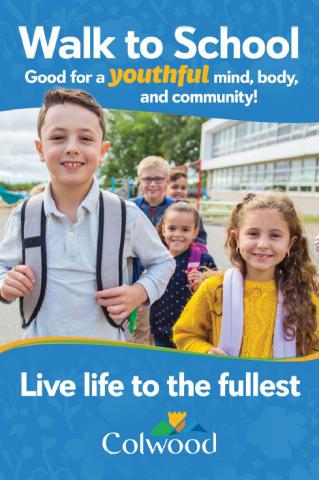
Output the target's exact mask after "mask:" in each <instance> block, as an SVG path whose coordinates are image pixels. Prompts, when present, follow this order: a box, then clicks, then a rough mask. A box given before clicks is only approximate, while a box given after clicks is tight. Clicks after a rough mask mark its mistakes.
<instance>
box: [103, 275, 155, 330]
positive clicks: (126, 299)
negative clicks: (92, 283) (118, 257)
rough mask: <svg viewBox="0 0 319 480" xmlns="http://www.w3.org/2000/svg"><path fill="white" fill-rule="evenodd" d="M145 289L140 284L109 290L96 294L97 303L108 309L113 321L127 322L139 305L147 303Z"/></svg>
mask: <svg viewBox="0 0 319 480" xmlns="http://www.w3.org/2000/svg"><path fill="white" fill-rule="evenodd" d="M147 298H148V297H147V293H146V290H145V288H144V287H143V286H142V285H140V284H139V283H135V284H134V285H122V286H121V287H115V288H109V289H108V290H101V291H99V292H97V293H96V299H97V303H98V304H99V305H101V306H102V307H107V310H108V313H109V315H110V317H111V318H112V319H113V320H118V321H121V320H125V318H128V316H129V315H130V313H131V312H132V311H133V310H134V308H136V307H137V306H138V305H141V304H142V303H145V302H146V301H147Z"/></svg>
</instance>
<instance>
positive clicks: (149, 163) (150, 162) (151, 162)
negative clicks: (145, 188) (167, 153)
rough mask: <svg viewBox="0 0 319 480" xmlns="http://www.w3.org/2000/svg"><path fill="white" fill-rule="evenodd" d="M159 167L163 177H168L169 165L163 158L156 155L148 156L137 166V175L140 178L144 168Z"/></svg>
mask: <svg viewBox="0 0 319 480" xmlns="http://www.w3.org/2000/svg"><path fill="white" fill-rule="evenodd" d="M156 167H160V168H162V169H163V172H164V174H165V176H168V171H169V165H168V162H167V161H166V160H165V159H164V158H163V157H157V156H156V155H150V156H148V157H145V158H143V160H141V161H140V163H139V164H138V166H137V175H138V177H141V175H142V173H143V170H145V169H146V168H156Z"/></svg>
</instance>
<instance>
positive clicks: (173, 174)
mask: <svg viewBox="0 0 319 480" xmlns="http://www.w3.org/2000/svg"><path fill="white" fill-rule="evenodd" d="M180 178H185V180H187V175H186V173H184V172H176V171H175V172H171V173H170V174H169V181H170V182H176V181H177V180H179V179H180Z"/></svg>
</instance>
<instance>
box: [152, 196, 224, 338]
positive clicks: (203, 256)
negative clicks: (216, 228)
mask: <svg viewBox="0 0 319 480" xmlns="http://www.w3.org/2000/svg"><path fill="white" fill-rule="evenodd" d="M198 224H199V214H198V212H197V210H196V209H195V208H194V207H192V206H191V205H189V204H188V203H185V202H178V203H174V204H173V205H171V206H170V207H168V208H167V209H166V210H165V212H164V215H163V217H162V220H161V222H160V224H159V225H158V230H159V233H160V235H161V238H162V240H163V241H164V243H165V244H166V246H167V248H168V250H169V252H170V254H171V255H173V256H174V258H175V261H176V270H175V273H174V274H173V276H172V277H171V279H170V281H169V283H168V285H167V288H166V290H165V293H164V295H163V296H162V297H161V298H160V299H159V300H158V301H157V302H155V303H154V304H153V305H152V306H151V313H150V323H151V331H152V333H153V335H154V341H155V345H156V346H159V347H169V348H175V345H174V344H173V342H172V327H173V325H174V323H175V322H176V320H177V318H178V317H179V315H180V313H181V311H182V309H183V308H184V306H185V305H186V303H187V301H188V300H189V298H190V297H191V295H192V292H193V291H195V290H196V289H197V288H198V287H199V285H200V283H201V282H202V280H203V273H202V270H203V269H204V270H205V268H216V265H215V262H214V259H213V258H212V257H211V255H209V254H208V253H206V252H204V253H202V251H200V250H199V249H198V247H196V245H194V244H193V242H194V240H195V239H196V237H197V235H198ZM195 256H197V260H198V262H197V263H198V265H196V266H194V265H193V267H192V268H191V266H190V260H192V259H194V258H195Z"/></svg>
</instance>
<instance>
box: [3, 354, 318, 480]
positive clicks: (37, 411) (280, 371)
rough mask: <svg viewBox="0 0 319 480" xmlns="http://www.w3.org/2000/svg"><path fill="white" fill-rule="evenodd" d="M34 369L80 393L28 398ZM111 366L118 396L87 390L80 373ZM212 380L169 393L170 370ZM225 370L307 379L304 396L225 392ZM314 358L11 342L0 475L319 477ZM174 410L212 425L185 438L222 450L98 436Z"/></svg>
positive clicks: (152, 421) (202, 479) (131, 433)
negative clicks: (25, 387) (178, 448)
mask: <svg viewBox="0 0 319 480" xmlns="http://www.w3.org/2000/svg"><path fill="white" fill-rule="evenodd" d="M23 370H27V371H28V373H29V382H30V383H29V385H30V388H33V387H34V378H35V375H36V373H37V372H42V373H43V375H44V377H45V378H48V379H51V381H53V380H55V379H57V378H59V379H71V380H74V381H75V383H76V384H77V386H78V393H77V394H76V395H75V396H74V397H71V398H64V397H62V396H60V395H57V396H55V397H54V398H48V397H43V398H36V399H35V398H27V397H24V398H22V397H21V396H20V375H21V371H23ZM84 371H91V372H97V373H98V374H100V373H101V372H103V371H109V372H110V378H111V379H120V380H121V381H122V382H123V383H124V386H125V391H124V395H123V396H122V397H119V398H112V397H110V396H107V397H105V398H92V397H89V398H84V397H83V394H82V389H81V384H82V381H83V380H82V379H83V372H84ZM181 371H182V372H184V373H185V378H188V379H192V380H193V381H198V380H200V379H206V380H208V381H209V382H210V383H211V384H212V391H211V395H210V396H209V397H207V398H200V397H194V398H189V397H185V398H181V397H180V398H172V397H169V395H168V394H167V387H166V379H167V378H168V376H169V375H174V376H175V377H177V376H178V373H179V372H181ZM223 371H230V372H231V373H230V376H231V378H244V375H245V372H246V371H258V372H259V374H260V379H261V380H264V379H272V380H274V381H277V380H278V379H288V380H289V379H290V376H291V375H297V376H298V378H299V380H300V381H301V386H300V391H301V393H302V396H301V397H300V398H293V397H286V398H277V397H275V398H265V397H258V398H219V395H218V390H217V380H218V378H219V376H220V374H221V373H222V372H223ZM133 375H139V376H140V377H141V379H143V380H147V379H154V380H156V381H157V382H159V384H160V394H159V395H158V396H156V397H154V398H145V397H141V398H136V397H134V396H133V395H132V393H131V388H130V382H131V379H132V377H133ZM317 376H318V363H317V361H310V362H306V363H305V362H300V363H296V362H294V363H281V362H280V363H277V362H269V361H264V362H262V361H247V360H229V359H222V358H214V357H210V356H203V355H189V354H183V353H180V352H174V351H172V352H169V351H156V350H151V349H137V348H129V347H125V346H123V347H122V346H103V345H101V346H99V345H36V346H32V347H27V348H22V349H16V350H10V351H8V352H5V353H3V354H2V355H1V362H0V378H1V384H0V403H1V413H0V424H1V436H0V443H1V445H0V448H1V461H0V479H1V480H2V479H6V480H7V479H20V478H21V479H22V478H23V479H37V480H40V479H46V478H52V479H53V478H54V479H59V480H60V479H63V480H68V479H87V480H89V479H92V478H94V479H97V480H98V479H102V478H112V479H133V478H138V479H154V480H160V479H169V480H170V479H174V480H178V479H185V478H186V479H192V480H206V479H214V480H215V479H216V480H217V479H218V480H219V479H220V478H223V479H227V480H237V479H240V480H257V479H258V480H260V479H267V480H287V479H288V480H301V479H302V480H316V479H317V478H318V473H319V458H318V447H319V434H318V424H319V405H318V391H319V390H318V387H317V385H316V381H315V379H316V378H317ZM168 411H187V420H188V421H191V420H194V421H197V422H199V423H200V425H202V426H203V427H204V428H205V429H206V431H207V433H195V432H192V433H185V434H182V433H181V434H179V435H178V437H176V438H180V439H187V438H190V437H192V438H198V439H199V440H200V439H201V438H207V437H208V436H210V435H211V433H212V432H214V431H215V432H216V434H217V453H216V454H214V455H211V456H205V455H193V456H190V455H187V454H182V455H179V456H173V455H169V454H165V455H163V456H160V455H153V456H151V455H149V454H148V455H147V454H146V455H144V456H142V455H132V456H129V455H124V454H123V455H115V456H109V455H108V454H106V453H105V452H104V451H103V450H102V447H101V441H102V437H103V436H104V435H105V434H106V433H108V432H113V431H117V432H119V433H120V434H121V436H122V438H123V440H124V439H125V438H137V437H138V435H139V433H140V432H144V434H145V437H149V438H152V439H154V440H162V441H163V439H165V438H166V437H152V436H151V435H150V432H151V430H152V429H153V428H154V426H156V425H157V424H158V423H159V422H160V421H161V420H163V419H167V412H168Z"/></svg>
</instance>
